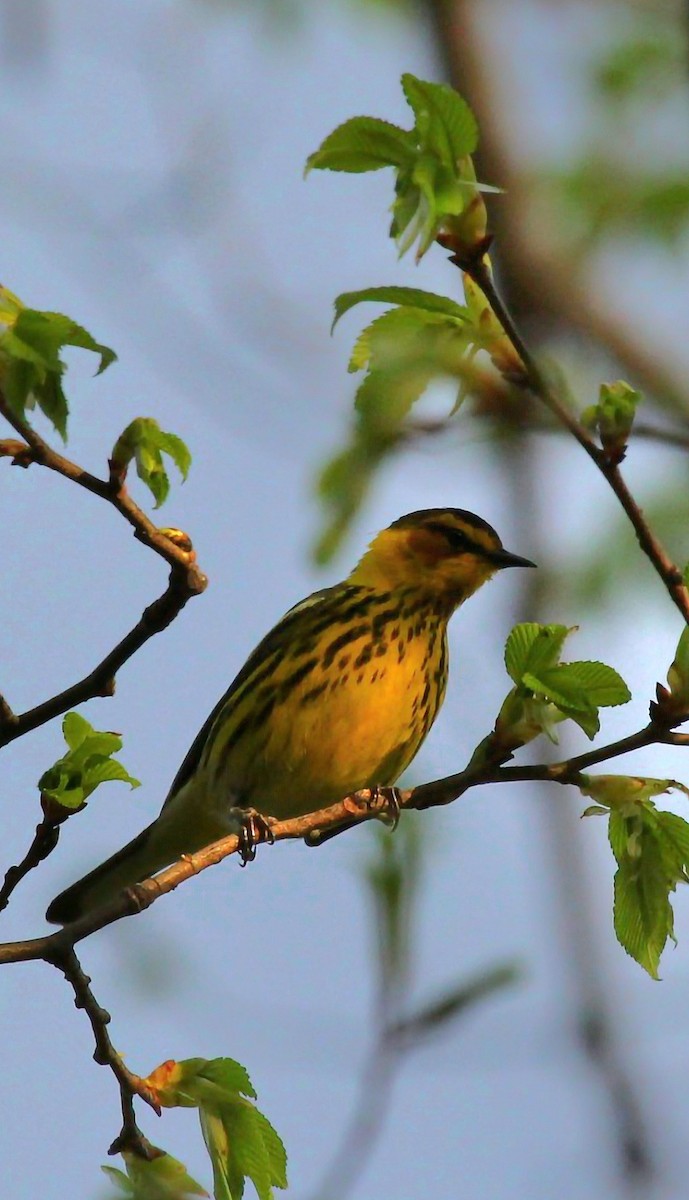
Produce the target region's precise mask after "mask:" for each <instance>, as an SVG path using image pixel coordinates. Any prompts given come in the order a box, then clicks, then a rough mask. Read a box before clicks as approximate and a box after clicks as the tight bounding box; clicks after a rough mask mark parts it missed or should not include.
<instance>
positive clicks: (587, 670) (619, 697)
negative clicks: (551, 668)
mask: <svg viewBox="0 0 689 1200" xmlns="http://www.w3.org/2000/svg"><path fill="white" fill-rule="evenodd" d="M559 669H560V670H561V671H563V672H565V674H566V676H567V679H568V680H569V679H572V680H577V681H578V683H579V686H580V687H582V688H585V690H586V694H587V696H588V698H589V700H590V701H591V703H592V704H594V705H595V706H596V707H597V708H616V707H617V706H618V705H620V704H627V703H628V702H629V701H630V700H631V698H632V695H631V692H630V691H629V688H628V687H627V685H626V683H625V682H624V680H623V679H622V677H621V675H619V674H618V673H617V671H615V670H614V668H613V667H609V666H607V665H606V663H601V662H573V663H563V664H562V666H561V667H560V668H559Z"/></svg>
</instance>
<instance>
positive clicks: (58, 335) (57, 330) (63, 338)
mask: <svg viewBox="0 0 689 1200" xmlns="http://www.w3.org/2000/svg"><path fill="white" fill-rule="evenodd" d="M13 329H14V334H15V337H17V338H19V339H20V340H21V341H22V342H23V343H24V345H25V346H27V347H31V349H32V350H33V351H34V352H35V353H37V354H39V355H40V356H41V359H42V362H43V364H44V365H45V366H46V367H47V368H48V369H49V370H51V371H61V370H64V364H63V363H62V361H61V359H60V350H62V348H63V347H64V346H75V347H77V348H79V349H82V350H90V351H92V352H93V353H94V354H97V355H98V356H99V358H100V364H99V366H98V370H97V372H96V374H98V375H100V374H101V373H102V372H103V371H105V369H106V368H107V367H109V366H110V364H111V363H113V362H114V361H115V360H116V358H117V355H116V354H115V352H114V350H111V349H110V347H109V346H104V345H102V344H101V343H100V342H97V341H96V340H95V338H94V337H92V336H91V334H90V333H89V332H88V330H86V329H84V328H83V326H81V325H77V323H76V321H73V320H72V319H71V317H66V316H65V315H64V313H56V312H40V311H38V310H37V309H33V308H24V309H22V311H21V312H20V313H19V316H18V317H17V320H16V321H15V323H14V327H13Z"/></svg>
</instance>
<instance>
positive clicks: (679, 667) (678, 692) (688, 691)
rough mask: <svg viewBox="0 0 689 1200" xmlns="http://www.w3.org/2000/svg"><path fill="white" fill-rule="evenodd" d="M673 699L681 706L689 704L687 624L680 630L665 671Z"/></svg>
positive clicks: (688, 642) (688, 630) (688, 636)
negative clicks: (669, 662) (670, 660)
mask: <svg viewBox="0 0 689 1200" xmlns="http://www.w3.org/2000/svg"><path fill="white" fill-rule="evenodd" d="M667 682H668V687H669V688H670V691H671V693H672V697H673V699H674V700H675V701H676V702H677V703H678V704H679V705H680V706H681V705H684V704H689V625H685V626H684V629H683V630H682V634H681V636H680V639H679V642H678V643H677V649H676V651H675V657H674V659H673V661H672V663H671V665H670V668H669V670H668V673H667Z"/></svg>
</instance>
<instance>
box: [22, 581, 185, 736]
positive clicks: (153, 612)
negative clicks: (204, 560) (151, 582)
mask: <svg viewBox="0 0 689 1200" xmlns="http://www.w3.org/2000/svg"><path fill="white" fill-rule="evenodd" d="M201 578H202V579H203V578H204V577H203V576H202V577H201ZM203 586H205V580H204V583H203ZM197 594H198V587H197V586H196V584H195V582H194V577H193V576H190V574H189V572H187V571H186V570H184V569H180V568H179V567H175V568H174V569H173V570H172V571H171V572H170V579H169V582H168V586H167V588H166V589H165V591H164V592H163V594H162V596H159V597H158V599H157V600H154V601H153V603H152V604H149V606H148V608H145V609H144V611H143V613H142V615H141V618H140V620H139V621H137V623H136V625H135V626H134V627H133V629H130V631H129V633H128V634H126V636H125V637H123V638H122V641H121V642H118V644H117V645H116V646H115V647H114V649H113V650H111V651H110V653H109V654H106V656H105V658H103V659H102V660H101V662H99V663H98V665H97V666H96V667H94V669H93V670H92V671H91V672H89V674H88V675H85V676H84V677H83V679H80V680H78V681H77V683H73V684H72V685H71V686H70V687H68V688H66V689H65V690H64V691H63V692H59V693H58V694H57V695H55V696H51V697H50V698H49V699H48V700H44V701H43V702H42V703H41V704H38V705H36V707H35V708H31V709H27V711H26V712H24V713H21V714H19V715H15V716H14V717H13V719H12V720H11V721H10V722H9V723H8V724H6V725H5V724H4V723H3V721H2V718H1V717H0V747H2V746H6V745H7V744H8V743H9V742H13V741H14V740H15V738H18V737H21V736H22V735H23V734H25V733H28V732H29V731H30V730H32V729H37V728H38V726H39V725H44V724H45V722H46V721H51V720H52V719H53V717H57V716H60V714H61V713H64V712H67V710H68V709H69V708H72V707H73V706H74V705H76V704H82V703H83V702H84V701H85V700H89V699H91V698H92V697H93V696H112V694H113V692H114V690H115V675H116V673H117V671H119V669H120V667H121V666H123V665H124V663H126V662H127V661H128V659H130V658H131V657H132V655H134V654H136V652H137V651H138V650H140V649H141V647H142V646H143V645H144V644H145V643H146V642H147V641H148V640H149V638H152V637H153V636H154V635H155V634H156V633H160V632H161V631H162V630H163V629H166V628H167V626H168V625H169V624H170V623H171V622H172V621H174V619H175V617H176V616H177V615H178V614H179V613H180V612H181V610H182V609H183V608H184V605H185V604H186V603H187V601H188V600H189V599H190V598H191V597H192V596H195V595H197Z"/></svg>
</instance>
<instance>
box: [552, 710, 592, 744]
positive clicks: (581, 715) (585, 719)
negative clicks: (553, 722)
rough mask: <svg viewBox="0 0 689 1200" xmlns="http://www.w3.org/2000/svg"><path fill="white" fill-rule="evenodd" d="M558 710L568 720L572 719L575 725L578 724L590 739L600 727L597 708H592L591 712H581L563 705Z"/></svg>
mask: <svg viewBox="0 0 689 1200" xmlns="http://www.w3.org/2000/svg"><path fill="white" fill-rule="evenodd" d="M560 711H561V712H562V714H563V715H564V716H565V717H567V718H568V719H569V720H570V721H574V723H575V725H578V726H579V728H580V729H581V730H582V731H583V732H584V733H585V734H586V736H587V738H589V739H590V741H593V739H594V738H595V736H596V734H597V733H598V731H599V729H600V719H599V717H598V709H594V710H593V711H592V712H583V711H580V710H577V709H567V708H566V707H564V706H563V707H562V708H561V709H560Z"/></svg>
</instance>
